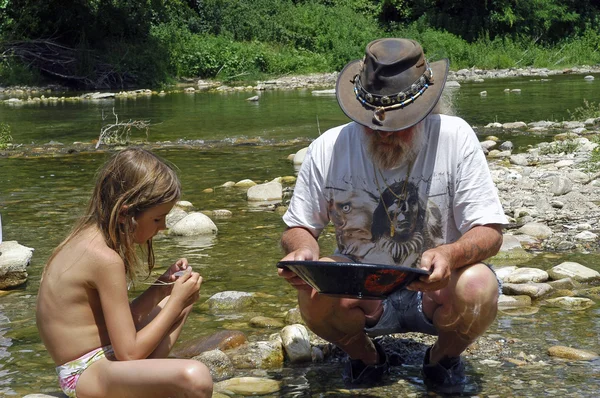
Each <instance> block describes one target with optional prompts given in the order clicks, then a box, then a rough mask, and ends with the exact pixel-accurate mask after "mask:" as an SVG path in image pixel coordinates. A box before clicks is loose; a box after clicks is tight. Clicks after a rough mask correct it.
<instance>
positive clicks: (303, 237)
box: [281, 227, 319, 260]
mask: <svg viewBox="0 0 600 398" xmlns="http://www.w3.org/2000/svg"><path fill="white" fill-rule="evenodd" d="M281 247H282V248H283V251H284V252H285V254H286V255H289V254H290V253H294V258H288V256H286V257H285V258H284V260H318V259H319V243H318V242H317V239H316V238H315V237H314V236H313V234H312V233H310V232H309V231H308V230H307V229H304V228H300V227H294V228H288V229H287V230H285V231H284V232H283V235H282V236H281ZM309 253H310V254H309ZM298 256H303V257H304V258H298ZM309 257H310V258H309Z"/></svg>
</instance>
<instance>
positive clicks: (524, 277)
mask: <svg viewBox="0 0 600 398" xmlns="http://www.w3.org/2000/svg"><path fill="white" fill-rule="evenodd" d="M547 280H548V273H547V272H546V271H544V270H541V269H538V268H529V267H523V268H518V269H516V270H514V271H513V272H512V273H510V274H509V275H508V276H506V277H505V278H504V282H506V283H528V282H546V281H547Z"/></svg>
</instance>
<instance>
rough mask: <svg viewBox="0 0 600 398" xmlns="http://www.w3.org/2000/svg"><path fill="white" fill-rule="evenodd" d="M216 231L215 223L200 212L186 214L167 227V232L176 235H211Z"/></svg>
mask: <svg viewBox="0 0 600 398" xmlns="http://www.w3.org/2000/svg"><path fill="white" fill-rule="evenodd" d="M216 233H217V226H216V225H215V223H214V222H213V221H212V220H211V219H210V217H208V216H207V215H205V214H202V213H200V212H194V213H190V214H188V215H187V216H185V217H183V218H182V219H181V220H179V221H178V222H177V223H175V225H173V227H171V228H170V229H169V234H170V235H176V236H194V235H212V234H216Z"/></svg>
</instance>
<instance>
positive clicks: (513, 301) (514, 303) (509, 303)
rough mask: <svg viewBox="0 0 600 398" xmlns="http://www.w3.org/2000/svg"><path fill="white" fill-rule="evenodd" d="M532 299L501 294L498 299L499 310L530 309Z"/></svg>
mask: <svg viewBox="0 0 600 398" xmlns="http://www.w3.org/2000/svg"><path fill="white" fill-rule="evenodd" d="M530 306H531V297H529V296H507V295H505V294H501V295H500V297H498V308H517V307H530Z"/></svg>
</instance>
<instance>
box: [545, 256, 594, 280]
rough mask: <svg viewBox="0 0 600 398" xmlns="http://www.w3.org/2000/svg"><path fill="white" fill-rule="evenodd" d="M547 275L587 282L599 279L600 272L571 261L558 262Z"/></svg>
mask: <svg viewBox="0 0 600 398" xmlns="http://www.w3.org/2000/svg"><path fill="white" fill-rule="evenodd" d="M548 275H549V276H550V277H551V278H552V279H554V280H557V279H562V278H572V279H573V280H575V281H577V282H583V283H589V282H596V281H599V280H600V272H598V271H594V270H593V269H591V268H588V267H586V266H583V265H581V264H579V263H575V262H572V261H565V262H563V263H560V264H558V265H556V266H554V267H552V268H551V269H550V270H548Z"/></svg>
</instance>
